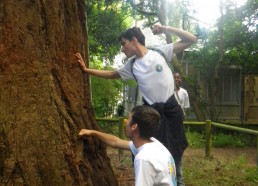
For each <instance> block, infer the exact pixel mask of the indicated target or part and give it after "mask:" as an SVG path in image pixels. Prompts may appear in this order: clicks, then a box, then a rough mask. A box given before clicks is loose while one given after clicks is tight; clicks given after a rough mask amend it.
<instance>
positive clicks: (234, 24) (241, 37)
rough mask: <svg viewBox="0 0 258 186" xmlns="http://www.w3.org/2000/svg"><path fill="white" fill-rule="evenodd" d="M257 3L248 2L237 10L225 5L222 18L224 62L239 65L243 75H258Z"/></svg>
mask: <svg viewBox="0 0 258 186" xmlns="http://www.w3.org/2000/svg"><path fill="white" fill-rule="evenodd" d="M257 8H258V2H257V1H256V0H249V1H247V3H246V4H245V5H244V6H242V7H239V8H235V9H233V8H232V5H231V6H230V5H227V6H226V10H227V14H226V15H225V18H224V22H225V24H224V33H225V36H224V37H225V51H226V53H225V62H226V63H229V64H239V65H241V66H242V67H243V70H244V73H245V74H257V73H258V42H257V41H258V30H256V25H257V23H258V12H257Z"/></svg>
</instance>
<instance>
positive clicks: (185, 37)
mask: <svg viewBox="0 0 258 186" xmlns="http://www.w3.org/2000/svg"><path fill="white" fill-rule="evenodd" d="M162 32H163V33H165V34H174V35H176V36H177V37H179V38H180V39H181V40H182V41H188V42H192V43H195V42H196V40H197V38H196V36H195V35H193V34H191V33H189V32H187V31H184V30H182V29H178V28H175V27H170V26H163V27H162Z"/></svg>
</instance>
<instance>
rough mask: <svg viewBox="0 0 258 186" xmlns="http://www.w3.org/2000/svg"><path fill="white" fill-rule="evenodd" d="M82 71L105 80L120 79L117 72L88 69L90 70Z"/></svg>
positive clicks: (84, 69)
mask: <svg viewBox="0 0 258 186" xmlns="http://www.w3.org/2000/svg"><path fill="white" fill-rule="evenodd" d="M82 71H83V72H85V73H87V74H90V75H94V76H97V77H101V78H107V79H116V78H120V76H119V74H118V72H117V71H108V70H97V69H90V68H83V69H82Z"/></svg>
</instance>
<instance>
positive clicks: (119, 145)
mask: <svg viewBox="0 0 258 186" xmlns="http://www.w3.org/2000/svg"><path fill="white" fill-rule="evenodd" d="M93 136H94V137H97V138H99V139H100V140H101V141H102V142H104V143H105V144H107V145H109V146H111V147H113V148H116V149H123V150H130V147H129V141H127V140H122V139H120V138H118V137H116V136H114V135H111V134H106V133H103V132H99V131H96V130H88V129H82V130H81V131H80V132H79V137H81V138H87V137H93Z"/></svg>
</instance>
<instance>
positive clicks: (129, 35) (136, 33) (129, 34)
mask: <svg viewBox="0 0 258 186" xmlns="http://www.w3.org/2000/svg"><path fill="white" fill-rule="evenodd" d="M133 37H135V38H136V39H137V40H138V41H139V43H141V44H142V45H143V46H145V36H144V35H143V33H142V31H141V29H140V28H138V27H132V28H129V29H127V30H126V31H124V32H122V33H121V34H120V36H119V37H118V40H119V41H121V40H122V38H125V39H128V40H129V41H132V39H133Z"/></svg>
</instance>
